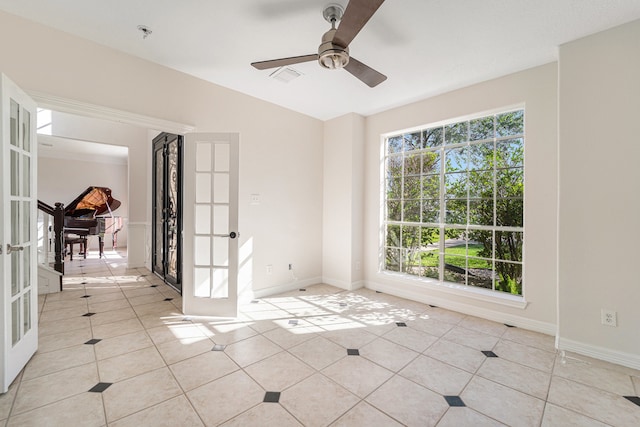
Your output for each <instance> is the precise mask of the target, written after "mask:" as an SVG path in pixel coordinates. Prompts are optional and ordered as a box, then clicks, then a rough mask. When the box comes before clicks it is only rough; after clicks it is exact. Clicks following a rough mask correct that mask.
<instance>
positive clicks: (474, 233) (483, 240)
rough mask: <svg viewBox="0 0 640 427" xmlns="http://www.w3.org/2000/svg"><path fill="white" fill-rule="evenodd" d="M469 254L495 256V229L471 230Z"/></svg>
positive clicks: (486, 256) (469, 234) (482, 256)
mask: <svg viewBox="0 0 640 427" xmlns="http://www.w3.org/2000/svg"><path fill="white" fill-rule="evenodd" d="M468 236H469V238H468V239H469V242H468V245H469V256H474V257H477V258H493V231H488V230H469V232H468Z"/></svg>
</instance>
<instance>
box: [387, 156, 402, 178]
mask: <svg viewBox="0 0 640 427" xmlns="http://www.w3.org/2000/svg"><path fill="white" fill-rule="evenodd" d="M387 176H393V177H400V176H402V156H389V157H388V158H387Z"/></svg>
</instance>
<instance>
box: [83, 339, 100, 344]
mask: <svg viewBox="0 0 640 427" xmlns="http://www.w3.org/2000/svg"><path fill="white" fill-rule="evenodd" d="M100 341H102V340H101V339H99V338H92V339H90V340H89V341H87V342H86V343H85V344H89V345H94V344H98V343H99V342H100Z"/></svg>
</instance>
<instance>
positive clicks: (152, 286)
mask: <svg viewBox="0 0 640 427" xmlns="http://www.w3.org/2000/svg"><path fill="white" fill-rule="evenodd" d="M149 287H150V288H157V287H158V285H151V286H149Z"/></svg>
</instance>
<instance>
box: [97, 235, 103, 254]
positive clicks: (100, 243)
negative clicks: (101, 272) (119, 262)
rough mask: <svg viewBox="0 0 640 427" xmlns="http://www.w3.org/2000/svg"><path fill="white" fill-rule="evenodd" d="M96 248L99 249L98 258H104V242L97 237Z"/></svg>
mask: <svg viewBox="0 0 640 427" xmlns="http://www.w3.org/2000/svg"><path fill="white" fill-rule="evenodd" d="M98 246H99V247H100V256H99V258H102V257H103V256H104V241H103V240H102V236H101V235H100V236H98Z"/></svg>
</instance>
